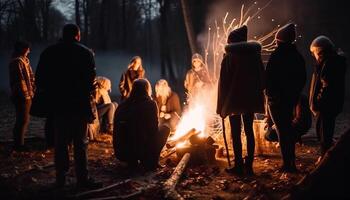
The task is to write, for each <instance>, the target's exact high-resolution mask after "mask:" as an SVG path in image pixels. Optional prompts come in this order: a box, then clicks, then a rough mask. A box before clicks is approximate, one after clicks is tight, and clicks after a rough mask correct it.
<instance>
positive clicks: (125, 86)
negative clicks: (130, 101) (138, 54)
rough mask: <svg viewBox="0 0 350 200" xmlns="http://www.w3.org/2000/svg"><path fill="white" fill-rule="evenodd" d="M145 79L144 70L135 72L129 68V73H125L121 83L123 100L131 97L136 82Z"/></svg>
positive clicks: (120, 88) (120, 89)
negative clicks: (133, 84)
mask: <svg viewBox="0 0 350 200" xmlns="http://www.w3.org/2000/svg"><path fill="white" fill-rule="evenodd" d="M144 77H145V71H144V70H143V69H142V70H137V71H135V70H132V69H131V68H129V69H128V70H127V71H125V72H124V73H123V74H122V76H121V77H120V81H119V91H120V95H121V100H125V99H126V98H128V97H129V95H130V92H131V88H132V83H133V82H134V80H136V79H138V78H144Z"/></svg>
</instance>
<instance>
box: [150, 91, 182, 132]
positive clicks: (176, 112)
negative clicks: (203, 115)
mask: <svg viewBox="0 0 350 200" xmlns="http://www.w3.org/2000/svg"><path fill="white" fill-rule="evenodd" d="M155 100H156V102H157V105H158V111H159V112H163V113H164V114H170V116H171V117H170V119H165V118H162V117H160V124H163V123H169V125H170V128H171V130H175V128H176V125H177V123H178V121H179V120H180V116H181V105H180V99H179V96H178V95H177V94H176V92H171V94H170V96H169V97H168V98H167V99H166V101H165V103H164V102H162V100H161V98H160V97H156V98H155Z"/></svg>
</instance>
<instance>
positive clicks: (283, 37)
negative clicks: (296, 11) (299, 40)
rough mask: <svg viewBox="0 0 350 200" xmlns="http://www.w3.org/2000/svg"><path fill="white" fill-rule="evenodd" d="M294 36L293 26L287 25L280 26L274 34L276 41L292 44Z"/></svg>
mask: <svg viewBox="0 0 350 200" xmlns="http://www.w3.org/2000/svg"><path fill="white" fill-rule="evenodd" d="M295 36H296V30H295V24H292V23H289V24H286V25H284V26H282V27H281V28H280V29H279V30H278V31H277V33H276V36H275V38H276V40H277V41H279V42H284V43H293V42H294V40H295Z"/></svg>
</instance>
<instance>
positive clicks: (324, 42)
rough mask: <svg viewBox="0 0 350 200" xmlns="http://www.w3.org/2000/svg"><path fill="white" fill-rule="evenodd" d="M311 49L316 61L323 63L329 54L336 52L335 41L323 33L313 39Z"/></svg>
mask: <svg viewBox="0 0 350 200" xmlns="http://www.w3.org/2000/svg"><path fill="white" fill-rule="evenodd" d="M310 51H311V54H312V56H313V57H314V58H315V59H316V61H317V62H318V63H321V62H322V61H323V60H324V58H325V57H327V55H330V54H332V53H334V52H336V49H335V45H334V43H333V42H332V41H331V40H330V39H329V38H328V37H326V36H324V35H321V36H318V37H317V38H315V39H314V40H313V41H312V43H311V45H310Z"/></svg>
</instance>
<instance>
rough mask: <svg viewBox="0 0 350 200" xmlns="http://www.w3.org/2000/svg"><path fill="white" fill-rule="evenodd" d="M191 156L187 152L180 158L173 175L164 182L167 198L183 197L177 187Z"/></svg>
mask: <svg viewBox="0 0 350 200" xmlns="http://www.w3.org/2000/svg"><path fill="white" fill-rule="evenodd" d="M190 157H191V155H190V154H189V153H186V154H185V155H184V156H183V157H182V159H181V160H180V162H179V164H178V165H177V166H176V168H175V170H174V172H173V173H172V174H171V177H170V178H169V179H168V180H167V181H166V182H165V183H164V185H163V187H164V191H165V198H166V199H183V197H182V196H181V195H180V194H179V193H177V192H176V190H175V187H176V184H177V183H178V182H179V179H180V177H181V175H182V173H183V172H184V171H185V168H186V166H187V163H188V162H189V160H190Z"/></svg>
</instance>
